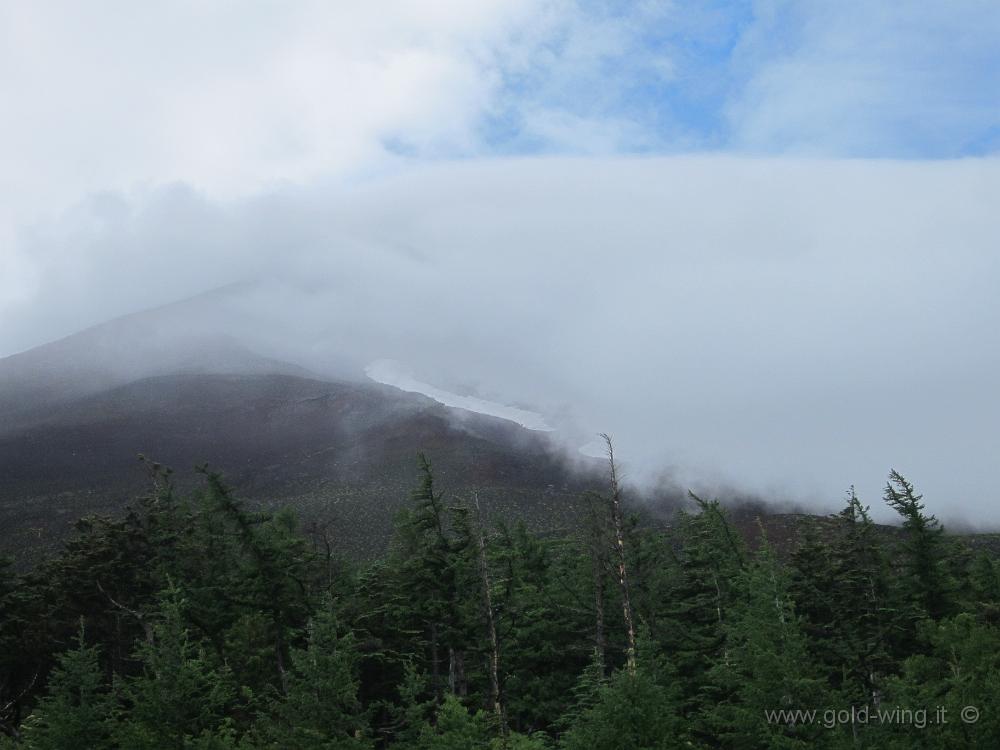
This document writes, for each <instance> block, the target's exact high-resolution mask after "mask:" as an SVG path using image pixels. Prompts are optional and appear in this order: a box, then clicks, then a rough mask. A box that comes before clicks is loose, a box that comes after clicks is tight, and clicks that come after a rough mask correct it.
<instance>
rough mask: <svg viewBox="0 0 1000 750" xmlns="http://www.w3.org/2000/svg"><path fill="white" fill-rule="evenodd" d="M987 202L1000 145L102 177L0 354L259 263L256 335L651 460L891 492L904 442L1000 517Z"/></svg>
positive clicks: (949, 501)
mask: <svg viewBox="0 0 1000 750" xmlns="http://www.w3.org/2000/svg"><path fill="white" fill-rule="evenodd" d="M998 202H1000V162H998V161H997V160H988V159H987V160H968V161H963V162H926V163H905V162H904V163H894V162H863V161H796V160H787V159H767V160H753V159H735V158H722V157H715V158H693V157H687V158H671V159H623V160H565V159H552V158H549V159H526V160H514V161H493V162H479V161H471V162H467V163H464V164H461V165H451V166H444V165H442V166H440V167H437V168H435V169H431V170H421V171H418V172H414V173H411V174H404V175H398V176H396V177H394V178H392V179H388V180H382V181H372V182H370V183H367V184H366V185H364V186H355V187H354V188H353V189H351V190H344V189H342V188H336V187H325V188H323V187H319V188H312V189H301V188H298V189H284V190H280V191H276V192H273V193H271V194H267V195H263V196H260V197H257V198H253V199H248V200H243V201H237V202H235V203H222V204H219V203H216V202H214V201H210V200H206V199H204V198H201V197H199V196H198V195H197V194H194V193H191V192H189V191H185V190H182V189H179V188H178V189H174V190H172V191H159V192H152V193H149V194H147V195H146V196H139V197H136V198H134V199H126V200H120V199H114V198H111V197H105V198H102V199H100V200H96V201H92V202H90V203H88V204H86V205H84V206H82V207H81V208H80V209H78V210H77V211H76V212H75V213H73V214H71V215H69V216H67V217H66V219H65V220H64V221H63V222H58V223H56V224H54V225H53V226H52V227H51V228H50V229H49V231H48V232H47V233H45V234H39V235H37V236H35V237H34V238H33V239H32V240H31V242H30V252H31V253H32V255H33V257H36V258H39V259H40V263H41V264H42V265H41V273H40V274H39V276H38V278H39V280H40V286H39V288H38V290H37V292H36V293H35V294H34V295H33V297H32V299H31V300H30V301H28V302H25V303H23V304H21V305H19V306H17V307H16V308H14V315H13V316H12V317H11V323H10V325H7V326H4V327H3V328H0V351H3V350H6V351H10V350H11V347H12V346H13V344H14V343H15V342H18V341H20V342H27V341H28V340H29V339H31V338H32V337H34V338H35V339H36V340H37V339H39V338H43V337H51V336H54V335H55V334H56V333H57V332H63V333H65V332H69V330H72V329H74V328H79V327H83V326H84V325H86V324H88V323H96V322H99V321H100V320H103V319H107V318H109V317H112V316H113V315H115V314H120V313H124V312H127V311H131V310H134V309H137V308H139V307H142V306H145V305H150V304H155V303H158V302H168V301H170V300H173V299H177V298H180V297H183V296H184V295H186V294H191V293H195V292H198V291H201V290H203V289H205V288H210V287H212V286H217V285H220V284H223V283H225V282H227V281H232V280H235V279H246V278H261V279H265V280H267V282H268V283H267V284H266V285H265V286H264V287H258V288H256V289H254V290H251V291H248V292H247V293H246V297H245V298H244V299H243V302H242V303H241V304H242V309H243V310H244V312H245V314H247V315H249V316H250V317H251V320H252V323H251V324H249V325H248V326H247V328H249V329H250V330H252V331H253V340H254V342H255V346H258V347H261V348H262V349H263V350H264V351H265V353H270V354H274V355H278V356H281V357H293V358H297V359H299V360H300V361H301V362H302V363H303V364H306V365H308V366H311V367H319V368H322V367H326V366H330V365H332V364H334V363H336V364H339V365H341V366H349V367H351V368H353V369H354V371H355V372H356V373H357V374H358V375H359V376H360V374H361V371H362V369H363V367H364V366H365V365H367V364H368V363H370V362H372V361H375V360H378V359H383V358H385V359H394V360H397V361H399V362H402V363H404V364H405V365H406V366H407V367H408V368H410V369H411V370H412V373H413V379H414V380H416V381H419V382H422V383H431V384H433V385H434V386H435V387H437V388H438V389H441V390H442V391H448V392H451V393H458V394H462V395H466V396H472V397H475V398H479V399H485V400H488V401H492V402H497V403H500V404H511V405H515V406H516V407H517V408H519V409H525V410H531V411H538V412H540V413H541V414H542V415H543V417H544V419H545V421H546V422H547V423H548V424H550V425H553V426H555V427H558V428H560V429H561V430H563V432H567V431H568V432H569V433H571V434H574V435H579V436H580V437H581V438H583V437H586V436H592V435H593V433H596V432H597V431H599V430H606V431H609V432H611V433H612V434H613V435H615V437H616V439H617V441H618V444H619V452H620V454H621V455H622V456H628V457H629V459H630V460H631V462H632V465H633V468H634V475H635V476H640V475H641V474H642V473H643V472H648V471H655V470H656V469H658V468H659V467H662V466H666V465H672V466H674V467H676V468H677V471H678V478H679V480H680V481H685V482H691V483H694V484H698V483H700V482H705V481H708V480H710V479H712V480H714V479H715V478H716V477H718V476H720V475H721V476H722V477H723V478H724V479H727V480H729V481H730V482H733V483H738V484H741V485H743V486H747V487H750V488H752V489H757V490H759V491H764V492H767V491H768V490H769V488H772V487H779V488H781V489H782V490H783V491H788V492H791V493H793V494H795V495H797V496H809V495H812V494H815V495H817V496H819V497H822V498H824V499H826V500H827V501H833V502H836V500H837V499H838V498H839V497H840V494H841V491H842V490H843V488H844V487H845V486H846V485H848V484H850V483H851V482H854V483H855V484H857V485H858V487H859V489H860V490H861V491H862V492H863V493H864V495H865V497H866V499H867V500H868V501H870V502H876V501H877V498H878V495H879V492H880V489H879V488H880V486H881V484H882V481H883V479H884V477H885V473H886V471H887V470H888V468H889V467H891V466H894V467H896V468H898V469H900V470H901V471H903V472H904V473H908V474H910V475H911V476H912V478H913V479H914V480H915V481H917V482H918V483H919V486H920V487H921V488H922V489H924V490H925V491H926V493H927V496H928V499H929V501H931V499H933V508H934V509H935V510H939V509H940V510H942V512H943V515H945V516H947V515H949V514H953V513H954V512H956V510H958V511H965V512H968V513H970V514H973V513H975V514H984V515H990V514H992V515H990V517H991V518H993V517H995V508H994V498H991V497H989V496H988V495H984V494H983V490H982V488H983V487H987V486H989V481H990V472H991V471H992V467H993V464H994V463H995V460H994V459H995V454H996V450H997V447H998V445H1000V435H998V433H997V428H996V425H997V424H1000V399H998V397H997V393H996V387H995V384H996V382H997V380H998V379H1000V353H998V351H997V349H996V347H992V346H989V342H991V341H993V340H994V339H995V332H996V330H997V328H998V327H1000V305H998V303H997V298H996V293H995V292H996V288H997V284H998V281H1000V265H998V263H1000V260H998V257H997V254H996V251H995V248H996V237H997V236H998V233H1000V221H998V219H997V215H996V211H995V206H996V205H997V204H998ZM67 248H77V249H79V254H78V255H76V256H74V260H73V262H72V263H69V264H67V263H65V262H64V261H63V258H64V255H63V253H65V252H66V249H67ZM189 325H192V326H194V327H195V328H196V329H197V330H203V329H205V328H206V327H208V326H211V325H215V323H214V322H213V321H212V320H210V319H208V318H206V317H199V318H198V320H196V321H191V322H190V323H189ZM581 442H585V441H584V440H582V439H581Z"/></svg>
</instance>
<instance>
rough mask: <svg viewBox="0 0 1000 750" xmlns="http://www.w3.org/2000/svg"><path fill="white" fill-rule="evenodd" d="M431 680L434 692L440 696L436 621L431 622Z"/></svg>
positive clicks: (439, 665) (439, 666)
mask: <svg viewBox="0 0 1000 750" xmlns="http://www.w3.org/2000/svg"><path fill="white" fill-rule="evenodd" d="M431 681H432V682H433V684H434V694H435V695H437V696H438V697H440V696H441V658H440V656H439V655H438V632H437V623H436V622H432V623H431Z"/></svg>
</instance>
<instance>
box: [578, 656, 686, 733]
mask: <svg viewBox="0 0 1000 750" xmlns="http://www.w3.org/2000/svg"><path fill="white" fill-rule="evenodd" d="M640 655H641V656H645V654H644V653H643V652H641V651H640ZM651 661H652V659H646V658H643V659H642V660H640V661H639V666H638V669H637V671H636V673H635V674H634V675H631V674H629V673H628V672H627V671H625V670H619V671H617V672H615V674H614V675H612V677H611V678H610V680H608V681H607V682H600V683H598V682H595V680H594V675H593V673H592V672H591V673H590V674H586V673H585V674H584V676H583V678H582V682H583V685H582V686H581V687H582V689H581V690H579V691H578V692H577V695H578V700H579V701H580V704H579V708H580V709H582V710H579V713H578V715H577V716H576V718H575V720H574V722H573V724H572V726H570V728H569V729H568V731H566V733H565V734H563V736H562V738H561V740H560V743H559V747H560V748H561V749H562V750H594V748H602V750H670V749H671V748H681V747H689V743H688V737H687V730H686V728H685V726H684V722H683V721H682V720H681V718H680V716H679V701H678V698H677V694H676V691H675V690H672V689H671V688H670V687H669V686H668V685H667V684H665V683H666V680H665V679H663V678H662V677H661V675H659V674H657V673H656V672H655V671H653V670H651V669H650V668H649V667H648V666H647V665H648V664H649V663H650V662H651Z"/></svg>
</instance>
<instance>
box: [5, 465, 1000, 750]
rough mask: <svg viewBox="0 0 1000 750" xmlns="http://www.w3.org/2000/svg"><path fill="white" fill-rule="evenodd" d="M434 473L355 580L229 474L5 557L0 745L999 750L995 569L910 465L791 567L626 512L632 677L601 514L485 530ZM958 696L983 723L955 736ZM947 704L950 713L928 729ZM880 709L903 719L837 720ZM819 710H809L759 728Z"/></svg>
mask: <svg viewBox="0 0 1000 750" xmlns="http://www.w3.org/2000/svg"><path fill="white" fill-rule="evenodd" d="M419 470H420V478H419V484H418V487H417V489H416V490H415V491H414V493H413V495H412V497H411V505H410V507H409V508H408V509H407V510H405V511H404V512H403V513H401V514H400V516H399V519H398V523H397V527H396V533H395V537H394V541H393V547H392V550H391V552H390V554H389V555H387V556H386V557H384V558H382V559H379V560H375V561H373V562H371V563H368V564H365V565H357V566H354V567H352V566H349V565H345V564H340V563H336V562H335V561H336V560H337V559H338V555H339V551H338V550H334V549H331V548H330V547H329V546H327V547H326V548H323V547H322V546H319V547H317V546H316V545H310V544H309V542H308V541H307V539H306V538H305V537H304V536H303V534H302V533H301V532H300V530H299V529H298V527H297V523H296V520H295V517H294V515H293V514H291V513H290V512H288V511H279V512H276V513H262V512H253V511H251V510H249V509H247V508H246V507H244V506H243V505H242V504H241V503H240V502H239V501H238V500H237V498H236V497H235V496H234V495H233V493H232V491H231V490H230V489H229V488H228V487H227V486H226V485H225V484H224V483H223V482H222V480H221V478H220V477H218V476H217V475H214V474H210V473H208V472H203V480H204V482H203V486H202V487H201V489H200V490H198V491H196V492H194V493H192V494H191V495H188V496H183V497H181V496H178V495H177V494H176V492H175V490H174V488H173V486H172V484H171V481H170V475H169V474H168V473H166V472H163V471H162V470H160V469H158V468H155V467H154V468H153V469H151V478H152V479H153V484H154V488H153V491H152V492H151V493H150V495H149V496H148V497H146V498H142V499H140V500H139V502H138V503H137V505H136V507H135V508H134V509H132V510H130V511H129V512H128V513H126V514H125V515H124V516H123V517H121V518H118V519H101V518H87V519H83V520H82V521H80V522H79V523H78V525H77V532H78V533H77V536H76V537H75V538H74V539H73V540H72V541H71V542H69V543H68V544H67V545H66V548H65V550H64V551H63V552H62V553H61V554H60V555H58V556H55V557H53V558H51V559H49V560H47V561H46V562H44V563H43V564H41V565H39V566H38V567H37V568H36V569H34V570H32V571H30V572H28V573H26V574H23V575H20V576H16V575H13V574H12V573H11V571H10V570H9V567H8V566H7V565H6V564H5V562H4V561H2V560H0V647H2V648H0V747H2V748H14V747H25V748H77V747H79V748H98V749H99V748H123V749H126V750H135V749H138V750H141V749H142V748H200V749H202V750H265V748H266V749H267V750H278V749H279V748H280V749H281V750H284V749H286V748H287V749H289V750H306V749H309V750H311V749H312V748H327V749H333V750H363V749H364V748H368V749H370V750H374V748H379V750H383V748H385V749H389V750H391V749H392V748H401V749H402V750H445V749H447V748H462V750H466V749H467V748H483V749H484V750H487V749H488V750H543V749H544V748H548V749H549V750H554V749H555V748H562V749H563V750H578V749H583V748H585V749H586V750H615V749H616V748H622V749H624V748H628V749H629V750H641V749H642V748H675V747H677V748H680V747H683V748H693V747H720V748H740V750H749V749H751V748H805V747H814V746H815V747H830V748H840V747H845V748H846V747H871V748H880V749H881V748H911V747H915V748H921V747H922V748H959V747H981V748H992V747H994V746H995V744H996V737H998V736H1000V723H998V722H1000V718H998V717H1000V656H998V654H1000V627H998V624H1000V563H998V560H997V558H996V556H995V554H994V553H993V552H991V551H989V550H988V549H982V550H979V551H978V552H976V553H975V554H973V552H972V551H970V550H963V549H960V548H959V546H958V545H957V544H956V543H954V542H953V541H952V538H949V537H946V536H945V535H944V532H943V529H942V528H941V527H940V525H939V524H938V522H937V520H936V519H935V518H934V516H932V515H929V514H927V513H926V512H925V510H924V505H923V500H922V498H921V497H920V496H919V495H918V494H916V492H915V491H914V489H913V486H912V485H910V484H909V483H908V482H907V481H906V480H905V479H903V478H902V477H901V476H900V475H898V474H896V473H895V472H894V473H892V474H891V475H890V478H889V484H888V486H887V489H886V501H887V503H888V504H889V505H890V506H891V507H893V508H894V509H895V510H896V511H897V512H898V513H899V514H900V516H901V518H902V521H903V523H902V528H901V529H896V530H887V529H885V528H884V527H877V526H876V525H875V524H874V523H873V522H872V520H871V517H870V515H869V512H868V508H867V507H866V506H864V505H863V504H862V503H861V501H860V500H859V499H858V498H857V497H856V495H855V494H854V493H853V491H852V492H851V493H850V494H849V495H848V498H847V502H846V505H845V507H844V509H843V510H842V511H841V512H840V513H839V514H837V515H836V516H832V517H829V518H826V519H814V520H812V521H811V522H809V523H804V524H803V525H802V527H801V528H800V529H799V534H798V544H797V545H796V546H795V548H794V549H787V548H783V549H781V550H779V551H777V552H776V551H775V550H774V549H772V548H771V547H770V546H769V545H768V544H767V542H766V540H765V541H764V543H763V544H762V545H760V546H759V549H758V551H757V552H756V553H755V554H753V555H751V554H749V553H748V551H747V547H746V545H745V544H744V540H743V539H742V537H741V536H740V534H739V533H738V532H737V531H736V528H735V527H734V525H733V524H732V523H731V522H730V520H729V518H728V517H727V514H726V511H725V509H724V508H722V507H721V505H720V504H719V503H718V502H716V501H705V500H702V499H700V498H697V497H693V502H694V504H695V506H696V507H695V512H692V513H680V514H678V516H677V517H676V518H675V519H674V522H673V523H672V524H671V528H670V529H669V530H668V531H663V530H662V529H661V528H657V527H656V526H655V525H653V524H648V523H644V522H642V521H641V520H639V519H638V518H637V517H634V516H633V517H630V518H628V519H626V522H625V524H624V526H623V534H624V537H625V542H626V543H625V547H626V549H627V558H626V563H627V566H628V574H629V581H630V590H631V602H632V608H633V612H634V616H635V621H636V623H637V625H638V630H639V634H640V638H639V642H638V657H639V658H638V666H637V669H636V671H635V674H630V673H629V671H628V669H625V668H623V667H624V666H625V664H626V659H625V654H626V644H627V640H626V635H625V628H624V624H623V618H622V617H621V613H622V605H623V599H622V595H621V592H620V588H619V587H618V585H617V583H616V579H615V575H616V567H615V565H614V564H612V563H613V562H614V563H616V562H617V561H616V560H615V558H614V557H613V555H612V554H610V548H609V546H608V545H609V544H610V540H609V538H608V534H607V524H606V519H602V518H600V517H598V515H597V514H599V513H600V512H602V511H601V508H600V506H599V507H598V508H597V511H596V514H595V517H594V518H593V519H592V521H593V524H592V526H593V528H590V529H587V528H582V529H579V530H576V532H577V533H569V534H561V535H552V536H549V537H539V536H536V535H534V534H532V533H530V532H529V531H528V530H527V529H526V528H525V527H524V526H523V525H514V526H513V527H508V526H506V525H503V524H500V525H498V526H496V527H494V528H483V529H480V528H479V521H478V519H477V518H476V517H475V516H473V515H472V511H471V510H470V508H471V504H470V503H469V502H467V500H466V499H465V498H463V497H456V498H450V499H448V500H447V501H446V496H445V495H444V494H443V493H442V492H440V491H439V490H438V489H437V488H436V486H435V479H434V475H433V472H432V470H431V466H430V463H429V462H428V461H426V460H424V459H421V462H420V466H419ZM602 524H603V525H602ZM317 551H318V553H319V554H316V552H317ZM784 553H789V554H787V555H785V554H784ZM487 593H488V594H489V596H488V597H487V596H486V594H487ZM487 602H488V605H487ZM81 618H83V619H84V620H85V622H86V625H87V628H86V632H84V631H83V630H82V629H81V626H80V623H81ZM491 622H492V625H493V627H489V625H490V624H491ZM67 644H71V645H70V647H69V648H67ZM494 663H496V664H497V666H498V669H497V670H496V675H497V682H498V685H497V686H496V687H497V688H499V690H495V689H494V684H493V679H492V676H493V674H494V671H493V669H492V666H493V664H494ZM495 698H498V699H499V710H498V706H497V703H496V702H495ZM969 706H974V707H975V708H976V709H977V710H978V712H979V717H978V719H979V720H978V721H977V722H974V723H973V722H968V721H962V720H961V716H962V713H961V712H962V710H963V709H966V708H967V707H969ZM938 707H940V709H941V710H942V711H943V712H944V713H945V715H946V716H947V718H948V721H947V723H937V724H934V725H931V720H932V719H933V718H935V713H934V712H935V710H937V709H938ZM893 708H900V709H902V710H904V711H905V710H909V711H910V712H911V714H910V718H911V720H910V721H909V722H907V721H905V720H903V721H901V720H899V719H898V717H897V720H895V721H893V720H891V717H889V718H890V720H886V721H876V720H869V721H865V722H857V721H856V722H854V723H853V724H851V723H850V722H848V723H846V724H844V723H841V724H840V725H837V722H830V721H829V720H824V719H823V717H826V716H828V715H829V713H830V712H831V711H834V712H836V711H841V712H844V711H846V712H848V713H849V714H850V713H851V712H854V713H857V712H859V711H860V712H862V713H863V714H864V715H866V716H876V715H878V713H877V712H879V711H886V710H889V711H891V710H892V709H893ZM812 709H815V710H816V711H817V712H818V713H817V715H816V716H818V717H820V719H819V720H817V718H816V716H814V717H813V719H812V720H809V719H808V718H804V717H801V716H800V717H799V718H797V719H792V718H789V717H788V716H787V715H786V716H783V717H779V718H777V719H776V718H775V717H774V716H773V715H769V712H774V711H780V710H791V711H795V710H805V711H808V710H812ZM921 710H924V712H925V714H926V717H925V718H926V719H927V721H928V724H927V725H925V726H923V727H918V726H916V725H915V722H914V720H913V719H914V718H916V717H919V716H920V714H919V711H921ZM913 711H917V712H918V713H917V714H913V713H912V712H913ZM966 717H968V714H966ZM904 718H905V716H904Z"/></svg>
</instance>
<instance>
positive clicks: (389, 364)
mask: <svg viewBox="0 0 1000 750" xmlns="http://www.w3.org/2000/svg"><path fill="white" fill-rule="evenodd" d="M365 375H367V376H368V378H369V379H371V380H374V381H375V382H376V383H382V384H383V385H391V386H392V387H393V388H399V389H400V390H401V391H408V392H410V393H420V394H422V395H424V396H427V397H428V398H432V399H434V400H435V401H437V402H438V403H441V404H444V405H445V406H451V407H454V408H456V409H465V410H466V411H473V412H476V413H477V414H486V415H488V416H491V417H499V418H500V419H507V420H510V421H511V422H516V423H517V424H519V425H521V426H522V427H525V428H527V429H529V430H536V431H539V432H552V431H553V430H554V428H553V427H550V426H549V425H548V423H546V421H545V418H544V417H542V415H541V414H539V413H538V412H534V411H529V410H527V409H518V408H516V407H514V406H507V405H506V404H499V403H497V402H496V401H487V400H486V399H483V398H475V397H474V396H459V395H458V394H457V393H451V392H450V391H446V390H443V389H441V388H437V387H436V386H433V385H430V384H429V383H422V382H420V381H419V380H417V379H416V378H414V377H413V376H412V375H411V374H410V373H409V372H408V371H407V370H406V368H405V367H403V366H402V365H401V364H400V363H399V362H396V361H395V360H391V359H379V360H376V361H375V362H372V363H371V364H370V365H368V366H367V367H366V368H365Z"/></svg>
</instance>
